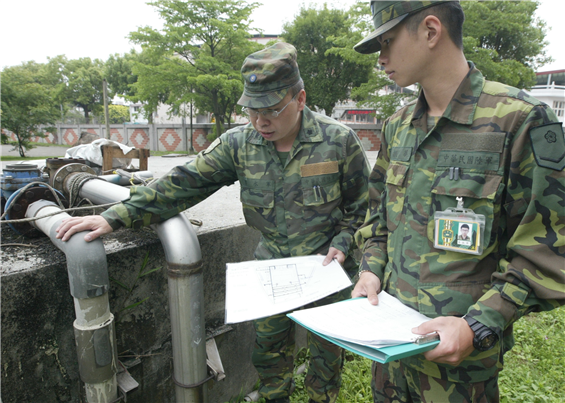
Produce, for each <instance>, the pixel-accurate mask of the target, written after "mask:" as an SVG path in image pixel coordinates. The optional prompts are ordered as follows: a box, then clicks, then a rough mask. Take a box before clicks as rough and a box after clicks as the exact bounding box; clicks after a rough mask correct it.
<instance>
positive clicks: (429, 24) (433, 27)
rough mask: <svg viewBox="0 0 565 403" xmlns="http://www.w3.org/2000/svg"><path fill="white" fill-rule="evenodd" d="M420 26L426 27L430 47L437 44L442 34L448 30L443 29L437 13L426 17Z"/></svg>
mask: <svg viewBox="0 0 565 403" xmlns="http://www.w3.org/2000/svg"><path fill="white" fill-rule="evenodd" d="M420 26H421V27H422V28H423V29H424V34H425V35H426V41H427V43H428V47H429V48H434V47H435V46H437V44H438V43H439V40H440V38H441V36H442V35H443V34H446V33H447V31H445V30H444V29H443V25H442V24H441V21H440V20H439V18H437V17H436V16H435V15H428V16H427V17H426V18H424V21H422V25H420Z"/></svg>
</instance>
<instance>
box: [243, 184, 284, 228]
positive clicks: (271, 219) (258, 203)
mask: <svg viewBox="0 0 565 403" xmlns="http://www.w3.org/2000/svg"><path fill="white" fill-rule="evenodd" d="M240 185H241V193H240V199H241V204H242V207H243V215H244V216H245V221H246V222H247V225H249V226H250V227H251V228H254V229H256V230H259V231H261V232H263V233H271V232H274V231H275V230H276V221H275V213H274V211H275V182H274V181H272V180H265V179H248V178H242V179H240Z"/></svg>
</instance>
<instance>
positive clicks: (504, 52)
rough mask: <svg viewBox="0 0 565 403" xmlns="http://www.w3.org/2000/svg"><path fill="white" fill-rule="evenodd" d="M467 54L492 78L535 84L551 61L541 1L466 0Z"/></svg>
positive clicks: (520, 85) (528, 86) (524, 86)
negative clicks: (538, 73)
mask: <svg viewBox="0 0 565 403" xmlns="http://www.w3.org/2000/svg"><path fill="white" fill-rule="evenodd" d="M461 6H462V7H463V9H464V10H465V17H466V19H465V23H464V25H463V37H464V40H463V45H464V53H465V56H466V57H467V59H468V60H472V61H473V62H474V63H475V64H476V66H477V68H478V69H479V70H481V72H482V73H483V74H484V75H485V77H486V78H487V79H489V80H493V81H500V82H502V83H505V84H508V85H512V86H514V87H518V88H526V89H528V88H530V87H531V86H532V85H534V84H535V71H536V70H538V69H539V68H540V67H541V66H543V65H544V64H546V63H548V62H550V61H551V58H550V57H548V56H547V55H546V53H545V50H544V48H545V46H546V45H547V42H546V41H545V30H546V25H545V23H544V22H543V21H540V20H538V19H535V18H534V13H535V11H536V9H537V7H538V6H539V2H538V1H463V2H461Z"/></svg>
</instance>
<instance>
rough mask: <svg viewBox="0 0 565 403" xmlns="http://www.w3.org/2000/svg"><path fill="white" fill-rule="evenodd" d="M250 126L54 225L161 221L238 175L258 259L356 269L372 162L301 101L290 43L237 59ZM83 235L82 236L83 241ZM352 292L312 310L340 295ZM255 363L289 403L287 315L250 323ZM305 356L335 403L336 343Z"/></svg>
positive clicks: (62, 233) (99, 228) (313, 391)
mask: <svg viewBox="0 0 565 403" xmlns="http://www.w3.org/2000/svg"><path fill="white" fill-rule="evenodd" d="M242 75H243V77H244V80H245V86H244V93H243V95H242V96H241V98H240V100H239V103H240V104H241V105H244V106H245V107H246V110H247V113H248V115H249V116H250V121H251V122H250V123H249V124H248V125H246V126H243V127H237V128H235V129H232V130H229V131H227V132H226V133H224V134H222V135H221V136H220V137H219V138H218V139H216V140H215V141H214V142H213V143H212V144H211V145H210V147H208V149H207V150H205V151H203V152H202V153H200V154H199V155H198V156H197V158H196V159H195V160H194V161H192V162H189V163H187V164H186V165H184V166H178V167H176V168H174V169H173V170H172V171H170V172H169V173H168V174H167V175H166V176H164V177H162V178H161V179H159V180H158V181H156V182H154V183H152V184H151V185H150V186H148V187H142V186H139V187H137V186H134V187H132V189H131V194H130V198H129V199H128V200H125V201H124V202H123V203H122V204H119V205H116V206H113V207H112V208H110V209H109V210H107V211H106V212H104V213H103V214H102V216H101V217H100V216H90V217H89V218H85V219H83V218H72V219H69V220H68V221H67V222H65V223H64V224H63V225H62V226H61V228H59V229H58V232H59V233H58V236H59V237H60V238H62V239H63V240H66V239H68V238H69V237H70V236H71V235H72V234H73V233H75V232H77V231H84V230H88V229H90V230H92V231H93V232H91V233H89V235H87V237H89V239H94V238H96V237H97V236H99V235H101V234H104V233H107V232H110V231H111V230H112V229H117V228H119V227H121V226H125V227H133V228H139V227H141V226H146V225H150V224H154V223H158V222H161V221H163V220H166V219H168V218H170V217H173V216H174V215H176V214H178V213H180V212H181V211H183V210H185V209H187V208H189V207H191V206H193V205H195V204H196V203H198V202H200V201H202V200H204V199H205V198H206V197H208V196H210V195H211V194H212V193H214V192H215V191H217V190H218V189H220V188H221V187H223V186H226V185H231V184H232V183H234V182H235V181H239V183H240V185H241V202H242V204H243V212H244V215H245V220H246V222H247V224H248V225H249V226H250V227H252V228H255V229H257V230H259V231H260V232H261V235H262V236H261V240H260V242H259V245H258V246H257V249H256V251H255V258H256V259H278V258H285V257H291V256H306V255H313V254H324V255H326V259H325V261H324V264H328V263H329V262H330V261H331V260H332V259H337V261H338V262H340V263H341V264H343V265H344V267H345V268H346V270H347V271H348V272H349V274H350V275H354V274H355V273H356V271H357V265H356V264H355V263H354V262H353V260H352V257H351V252H352V244H353V245H355V242H354V234H355V231H356V230H357V229H358V228H359V227H360V225H361V224H362V223H363V219H364V217H365V215H366V212H367V199H368V176H369V170H370V167H369V164H368V161H367V159H366V156H365V152H364V150H363V148H362V145H361V143H360V141H359V138H358V137H357V135H356V134H355V132H353V131H352V130H351V129H349V128H348V127H346V126H344V125H342V124H340V123H338V122H336V121H334V120H333V119H330V118H328V117H326V116H322V115H319V114H317V113H314V112H312V111H311V110H310V109H308V107H306V105H305V102H306V93H305V92H304V89H303V88H304V85H303V82H302V79H301V77H300V72H299V70H298V65H297V63H296V49H295V48H294V47H293V46H292V45H289V44H285V43H278V44H276V45H274V46H272V47H270V48H267V49H265V50H262V51H259V52H256V53H254V54H252V55H250V56H249V57H248V58H247V59H246V60H245V63H244V64H243V67H242ZM89 239H87V240H89ZM350 291H351V289H348V290H347V291H344V292H341V293H338V294H334V295H331V296H329V297H326V298H324V299H323V300H320V301H317V302H316V303H314V304H312V306H317V305H323V304H326V303H329V302H334V301H337V300H341V299H345V298H347V297H348V295H349V293H350ZM254 325H255V328H256V331H257V338H256V343H255V350H254V352H253V363H254V365H255V367H256V368H257V371H258V372H259V377H260V380H261V385H260V388H259V392H260V394H261V396H262V397H265V398H267V399H270V400H268V401H280V402H288V401H289V398H288V396H289V393H290V389H291V385H292V373H293V361H294V359H293V354H294V347H295V344H294V322H292V321H291V320H290V319H289V318H287V317H286V315H284V314H282V315H276V316H274V317H270V318H266V319H261V320H257V321H255V323H254ZM308 346H309V348H310V352H311V355H312V358H311V360H310V365H309V369H308V374H307V377H306V381H305V384H306V388H307V391H308V394H309V396H310V398H311V401H316V402H334V401H335V400H336V398H337V394H338V392H339V388H340V385H341V376H340V371H341V367H342V354H341V349H340V348H339V347H337V346H335V345H334V344H332V343H329V342H327V341H325V340H324V339H322V338H320V337H318V336H315V335H313V334H311V333H309V334H308Z"/></svg>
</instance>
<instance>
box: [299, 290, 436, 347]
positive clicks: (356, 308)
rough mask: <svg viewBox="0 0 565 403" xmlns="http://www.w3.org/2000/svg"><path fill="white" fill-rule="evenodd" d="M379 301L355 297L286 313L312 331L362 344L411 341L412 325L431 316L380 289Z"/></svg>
mask: <svg viewBox="0 0 565 403" xmlns="http://www.w3.org/2000/svg"><path fill="white" fill-rule="evenodd" d="M378 297H379V304H378V305H371V303H370V302H369V300H368V299H367V298H354V299H349V300H346V301H341V302H336V303H334V304H329V305H325V306H321V307H317V308H310V309H304V310H301V311H295V312H293V313H292V314H290V315H289V316H290V317H292V318H293V319H294V320H296V321H297V322H299V323H300V324H302V325H303V326H305V327H307V328H309V329H312V330H313V331H315V332H318V333H322V334H325V335H328V336H330V337H333V338H336V339H340V340H345V341H349V342H353V343H357V344H361V345H365V346H373V347H383V346H390V345H396V344H402V343H410V342H414V341H415V340H416V339H417V338H418V335H415V334H414V333H412V328H413V327H417V326H419V325H421V324H422V323H424V322H426V321H428V320H430V318H428V317H427V316H425V315H422V314H421V313H419V312H417V311H416V310H414V309H412V308H410V307H408V306H406V305H404V304H403V303H402V302H400V301H399V300H397V299H396V298H395V297H393V296H391V295H390V294H387V293H386V292H385V291H382V292H381V293H380V294H379V295H378Z"/></svg>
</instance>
